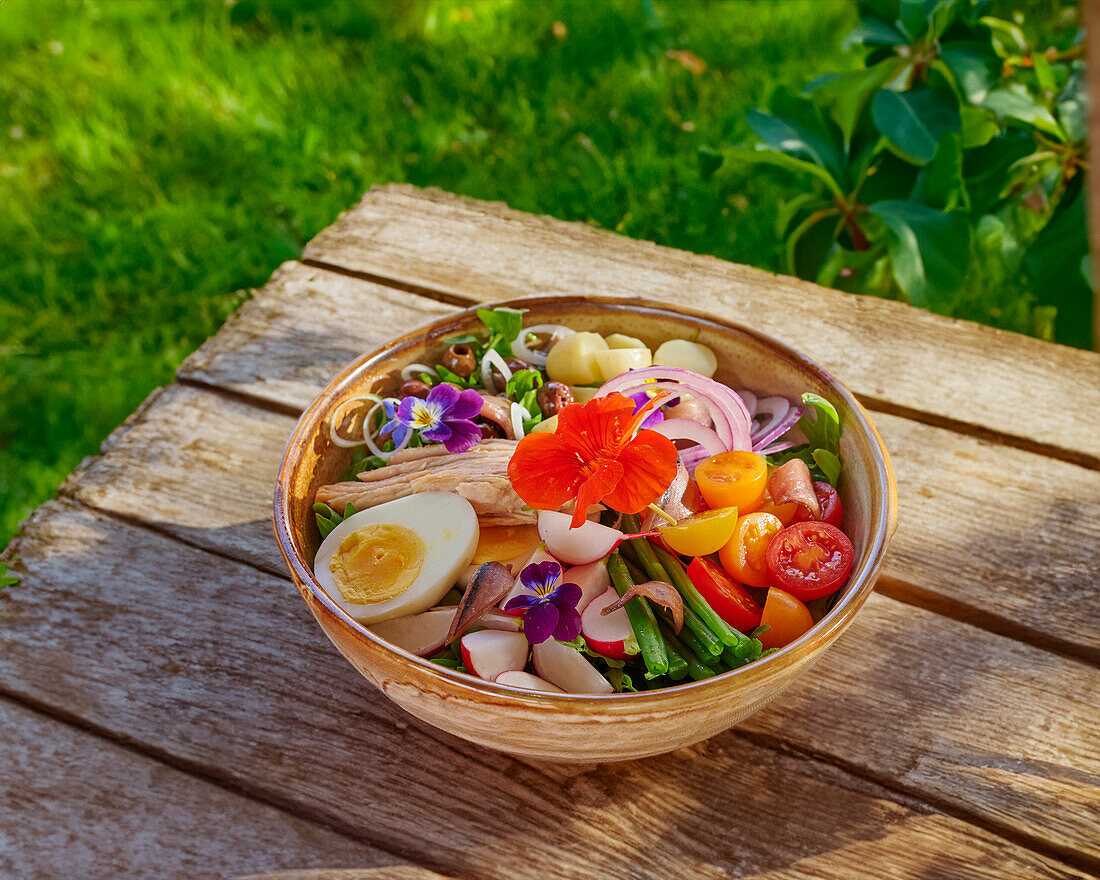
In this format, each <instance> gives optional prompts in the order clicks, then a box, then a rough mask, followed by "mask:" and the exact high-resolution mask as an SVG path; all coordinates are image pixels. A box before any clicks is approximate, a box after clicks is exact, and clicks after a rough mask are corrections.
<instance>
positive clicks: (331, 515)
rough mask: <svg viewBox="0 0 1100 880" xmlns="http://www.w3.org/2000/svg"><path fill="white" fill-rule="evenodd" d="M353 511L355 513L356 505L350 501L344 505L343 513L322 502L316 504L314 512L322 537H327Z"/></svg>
mask: <svg viewBox="0 0 1100 880" xmlns="http://www.w3.org/2000/svg"><path fill="white" fill-rule="evenodd" d="M353 513H355V505H354V504H352V503H351V502H350V501H349V502H348V503H347V504H346V505H345V506H344V512H343V513H342V514H340V513H337V512H336V511H335V510H333V509H332V508H331V507H329V506H328V505H327V504H323V503H321V502H317V503H316V504H314V505H313V514H314V516H315V517H316V519H317V530H318V531H319V532H320V533H321V539H322V540H324V539H325V538H327V537H328V536H329V534H331V532H332V530H333V529H334V528H336V527H337V526H338V525H340V523H342V522H343V521H344V520H346V519H347V518H348V517H349V516H351V515H352V514H353Z"/></svg>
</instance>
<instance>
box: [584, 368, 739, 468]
mask: <svg viewBox="0 0 1100 880" xmlns="http://www.w3.org/2000/svg"><path fill="white" fill-rule="evenodd" d="M638 391H671V392H673V393H681V394H682V393H684V392H688V393H690V394H691V395H692V396H693V397H696V398H698V399H699V400H700V401H702V403H703V404H704V405H705V406H706V407H707V411H708V412H709V414H710V419H711V421H712V422H713V423H714V431H715V433H716V434H717V435H718V438H719V440H720V441H721V442H722V443H723V444H724V445H725V447H726V449H727V450H730V449H741V450H748V449H751V448H752V442H751V438H750V417H749V412H748V409H747V408H746V406H745V402H744V401H743V400H742V399H741V398H740V397H738V396H737V393H736V392H735V391H733V390H732V389H731V388H728V387H726V386H725V385H722V384H720V383H718V382H715V381H714V380H713V379H708V378H707V377H706V376H700V375H699V374H698V373H693V372H692V371H691V370H684V369H679V368H676V367H647V368H646V369H643V370H631V371H630V372H628V373H623V374H622V375H621V376H616V377H615V378H614V379H611V380H610V381H608V382H605V383H604V384H603V385H602V386H601V387H600V390H599V391H598V392H597V393H596V397H604V396H606V395H608V394H612V393H615V392H618V393H620V394H623V395H625V396H627V397H629V396H630V395H631V394H634V393H637V392H638Z"/></svg>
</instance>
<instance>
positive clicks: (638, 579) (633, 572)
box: [622, 547, 649, 584]
mask: <svg viewBox="0 0 1100 880" xmlns="http://www.w3.org/2000/svg"><path fill="white" fill-rule="evenodd" d="M625 549H628V550H629V549H630V548H629V547H627V548H625ZM622 557H623V562H624V563H626V570H627V571H628V572H630V579H631V580H632V581H634V583H636V584H644V583H645V582H646V581H648V580H649V578H647V577H646V576H645V572H644V571H642V570H641V569H640V568H638V566H637V565H635V564H634V563H633V562H631V561H630V560H629V559H627V558H626V554H625V553H623V554H622Z"/></svg>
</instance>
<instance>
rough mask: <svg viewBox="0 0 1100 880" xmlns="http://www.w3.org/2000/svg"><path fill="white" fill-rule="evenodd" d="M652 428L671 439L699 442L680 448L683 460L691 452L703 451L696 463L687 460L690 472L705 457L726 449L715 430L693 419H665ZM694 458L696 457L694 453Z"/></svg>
mask: <svg viewBox="0 0 1100 880" xmlns="http://www.w3.org/2000/svg"><path fill="white" fill-rule="evenodd" d="M650 430H651V431H656V432H657V433H658V434H664V435H665V436H666V437H668V439H669V440H690V441H691V442H692V443H695V444H697V445H696V446H692V447H689V448H688V449H681V450H680V459H681V460H684V459H686V458H687V453H689V452H692V453H694V452H695V450H697V449H698V450H701V451H702V457H700V458H699V459H698V460H697V461H695V463H694V464H692V465H688V464H687V463H686V461H685V463H684V467H686V468H687V469H688V472H689V473H693V472H694V470H695V466H696V465H698V464H699V462H700V461H702V460H703V459H704V458H710V457H711V456H712V455H717V454H718V453H719V452H725V451H726V447H725V446H724V445H723V444H722V441H721V440H720V439H719V438H718V435H717V434H715V433H714V431H712V430H711V429H710V428H707V427H704V426H703V425H700V424H699V423H698V422H693V421H692V420H691V419H665V421H663V422H661V423H660V424H657V425H653V426H652V427H651V428H650ZM692 459H693V460H694V459H695V456H694V455H693V456H692Z"/></svg>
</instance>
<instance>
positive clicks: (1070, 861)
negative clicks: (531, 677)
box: [0, 492, 1100, 876]
mask: <svg viewBox="0 0 1100 880" xmlns="http://www.w3.org/2000/svg"><path fill="white" fill-rule="evenodd" d="M63 494H64V495H65V497H66V498H67V500H68V501H69V502H70V503H74V504H76V505H77V506H79V507H81V508H84V509H86V510H89V511H91V512H94V513H95V514H97V515H99V516H104V517H106V518H108V519H112V520H116V521H119V522H122V523H125V524H127V525H129V526H131V527H133V528H138V529H142V530H144V531H148V532H151V533H154V534H157V535H159V536H161V537H164V538H167V539H169V540H173V541H176V542H177V543H179V544H182V545H184V546H186V547H188V548H191V549H193V550H195V551H196V552H198V553H202V554H210V555H211V556H215V557H218V558H220V559H223V560H225V561H227V562H230V563H233V564H236V565H243V566H246V567H248V568H251V569H253V570H256V571H259V572H262V573H264V574H271V575H273V576H275V577H278V578H280V579H282V580H285V581H287V582H288V583H289V580H290V579H289V578H287V576H286V574H285V572H279V571H272V570H271V569H270V568H268V567H267V566H263V565H259V564H255V563H253V562H251V561H248V560H243V559H239V558H236V557H234V556H232V555H230V554H228V553H225V552H222V551H219V550H218V549H216V548H210V547H205V546H201V545H198V544H195V543H193V542H191V541H188V540H185V539H183V538H181V537H179V536H178V535H175V534H173V533H172V532H171V531H170V530H168V529H162V528H158V527H157V526H156V525H154V524H151V523H148V522H145V521H143V520H141V519H138V518H136V517H130V516H126V515H123V514H119V513H116V512H113V511H110V510H104V509H101V508H99V507H97V506H96V505H94V504H89V503H87V502H85V501H84V500H82V499H80V498H77V497H74V496H71V495H70V494H69V493H68V492H65V493H63ZM962 622H963V623H964V624H965V623H968V621H966V620H963V621H962ZM1069 659H1071V660H1075V659H1078V658H1075V657H1070V658H1069ZM0 694H2V695H3V696H4V697H5V698H7V699H9V700H12V701H14V702H17V703H19V704H21V705H25V706H27V707H28V708H31V709H34V710H35V711H38V712H41V713H43V714H46V715H50V716H51V717H55V718H57V719H58V720H59V721H63V722H64V723H66V724H69V725H71V726H73V727H77V728H80V729H82V730H85V731H87V732H90V733H92V734H94V735H96V736H98V737H101V738H103V739H105V740H108V741H111V742H115V743H117V744H119V745H123V746H125V747H127V748H129V749H132V750H133V751H135V752H138V753H140V754H144V755H148V756H149V757H151V758H154V759H156V760H157V761H159V762H161V763H163V764H165V765H167V766H170V767H173V768H174V769H178V770H183V771H185V772H187V773H189V774H191V775H193V776H196V777H198V778H200V779H203V780H205V781H207V782H210V783H212V784H215V785H218V786H219V787H222V788H225V789H226V790H229V791H232V792H234V793H236V794H239V795H242V796H245V797H248V798H249V799H251V800H254V801H256V802H259V803H265V804H270V805H272V806H275V807H277V808H278V809H280V810H281V811H283V812H286V813H288V814H289V815H292V816H297V817H299V818H303V819H307V820H309V821H310V822H312V823H314V824H316V825H320V826H322V827H326V828H331V829H332V830H334V831H336V832H337V833H339V834H341V835H342V836H344V837H347V838H349V839H351V840H354V841H355V842H358V843H364V844H369V845H370V846H372V847H374V848H376V849H379V850H381V851H382V852H385V853H388V854H390V855H393V856H395V857H397V858H401V859H408V860H409V861H413V862H417V861H418V860H419V859H422V858H423V856H422V854H420V853H418V852H417V851H415V850H413V849H412V848H409V849H408V851H406V850H405V848H403V847H400V846H396V845H394V844H392V843H391V844H382V843H380V842H378V841H376V840H374V839H373V838H370V837H367V836H364V835H363V834H361V833H360V832H359V831H357V830H355V828H354V825H352V824H350V823H348V824H342V823H340V822H339V821H338V820H333V819H332V817H331V816H329V815H327V814H325V813H324V811H322V810H313V809H310V808H308V807H305V806H303V804H302V803H300V802H298V801H295V800H293V799H291V798H286V799H283V798H279V797H277V796H272V795H269V794H267V793H265V792H264V790H263V789H261V788H259V787H253V786H250V785H244V784H242V783H241V782H239V781H235V780H234V779H233V778H232V777H231V776H230V775H229V774H228V773H226V772H217V771H215V770H214V769H212V768H213V767H214V766H216V765H211V766H210V767H209V768H208V767H207V766H206V765H203V764H200V763H198V762H196V761H189V760H186V759H183V758H179V757H176V756H174V755H173V754H172V753H171V752H169V751H167V750H164V749H158V748H156V747H155V746H153V745H150V744H145V743H142V742H140V741H138V740H136V739H133V738H130V737H125V736H120V735H118V734H115V733H112V732H111V731H110V730H108V729H106V728H102V727H100V726H98V725H96V724H93V723H91V722H88V721H86V720H84V719H82V718H80V717H79V716H77V715H74V714H72V713H70V712H68V711H67V710H65V709H64V708H59V707H55V706H51V705H50V704H47V703H44V702H40V701H36V700H33V699H30V698H28V697H26V696H24V695H21V694H18V693H14V692H11V691H9V690H8V689H7V687H5V686H4V685H3V684H2V683H0ZM390 726H391V727H392V728H393V730H394V731H395V732H396V731H397V728H396V727H395V726H393V725H392V724H391V725H390ZM417 727H418V729H420V730H422V731H423V732H424V733H426V734H427V735H428V736H429V737H431V739H432V740H433V741H434V742H436V743H437V744H438V745H439V746H441V747H442V748H445V749H447V750H448V751H454V749H453V747H452V745H451V744H450V743H449V742H447V741H446V740H444V739H442V738H440V737H439V736H438V732H437V731H436V729H435V728H433V727H431V726H430V725H427V724H424V725H420V724H419V723H417ZM729 733H731V734H732V735H734V736H736V737H738V738H740V739H743V740H745V741H746V742H749V743H751V744H753V745H756V746H758V747H760V748H764V749H766V750H768V751H770V752H773V753H775V754H786V755H795V756H797V757H799V758H800V759H802V760H806V761H809V762H811V763H813V762H816V763H820V764H824V765H825V766H828V767H831V768H833V769H835V770H838V771H840V772H841V773H843V774H846V775H848V776H850V777H852V778H853V779H858V780H861V781H863V782H867V783H870V784H872V785H876V786H879V787H880V788H882V789H884V790H885V791H887V792H889V793H890V794H891V795H892V796H894V799H895V802H897V803H899V804H901V805H902V806H908V807H913V806H921V805H923V806H926V807H930V808H932V809H934V810H936V811H938V812H941V813H943V814H945V815H947V816H950V817H951V818H954V819H957V820H959V821H961V822H965V823H967V824H969V825H972V826H974V827H976V828H980V829H982V830H984V831H987V832H989V833H991V834H995V835H996V836H998V837H1000V838H1002V839H1004V840H1006V841H1008V842H1011V843H1014V844H1016V845H1018V846H1021V847H1024V848H1026V849H1029V850H1031V851H1033V852H1035V853H1038V854H1040V855H1043V856H1046V857H1047V858H1052V859H1055V860H1057V861H1060V862H1062V863H1063V864H1065V865H1067V866H1069V867H1071V868H1075V869H1077V870H1081V871H1087V872H1090V873H1094V874H1096V875H1097V876H1100V859H1097V858H1093V857H1091V856H1090V855H1088V854H1086V853H1081V852H1078V851H1076V850H1073V849H1071V848H1069V847H1065V846H1060V845H1058V844H1057V843H1055V842H1053V841H1048V840H1044V839H1043V838H1040V837H1036V836H1033V835H1031V834H1028V833H1026V832H1024V831H1021V830H1019V829H1018V828H1014V827H1012V826H1011V825H1008V824H1004V823H999V822H997V821H995V820H993V819H991V818H989V817H987V816H983V815H982V814H981V813H979V812H977V811H971V810H966V809H961V808H959V807H958V806H957V805H956V804H955V803H954V802H953V801H952V800H951V799H949V798H947V797H943V796H940V795H937V794H935V793H933V792H931V791H927V790H925V789H922V788H919V787H918V786H915V785H906V784H904V783H903V782H901V781H900V779H895V778H893V777H891V776H890V775H889V774H885V773H877V772H874V771H873V770H872V769H871V768H870V767H869V766H868V767H866V768H865V767H862V766H860V765H858V764H855V763H851V762H848V761H845V760H844V759H842V758H840V757H837V756H834V755H830V754H828V753H825V752H821V751H819V750H817V749H814V748H811V747H808V746H804V745H799V744H797V743H794V742H791V741H789V740H786V739H783V738H781V737H779V736H776V735H774V734H769V733H764V732H759V731H750V730H745V729H743V728H741V727H740V726H735V727H734V728H732V729H731V731H729ZM461 756H462V757H463V758H464V759H466V760H470V761H473V762H474V763H476V764H478V765H479V766H482V767H486V768H488V767H490V765H489V764H487V763H486V762H484V761H482V760H479V759H478V758H477V757H475V756H473V755H471V754H469V753H466V752H463V753H462V755H461ZM508 757H509V758H510V759H511V760H516V761H519V762H520V763H522V764H524V765H525V766H526V767H528V768H529V769H530V770H532V771H534V772H535V773H537V774H538V775H539V776H541V777H542V778H544V779H546V780H547V781H548V783H550V784H557V783H558V782H560V779H559V778H558V777H557V776H556V775H554V774H553V773H551V772H548V771H547V768H546V767H545V766H544V765H543V764H541V763H540V762H537V761H530V762H529V761H526V760H524V759H522V758H517V757H514V756H508ZM418 863H419V864H422V865H424V866H426V867H430V868H432V869H433V870H440V871H447V870H451V869H453V866H449V865H447V864H446V863H443V862H439V863H432V862H418Z"/></svg>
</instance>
